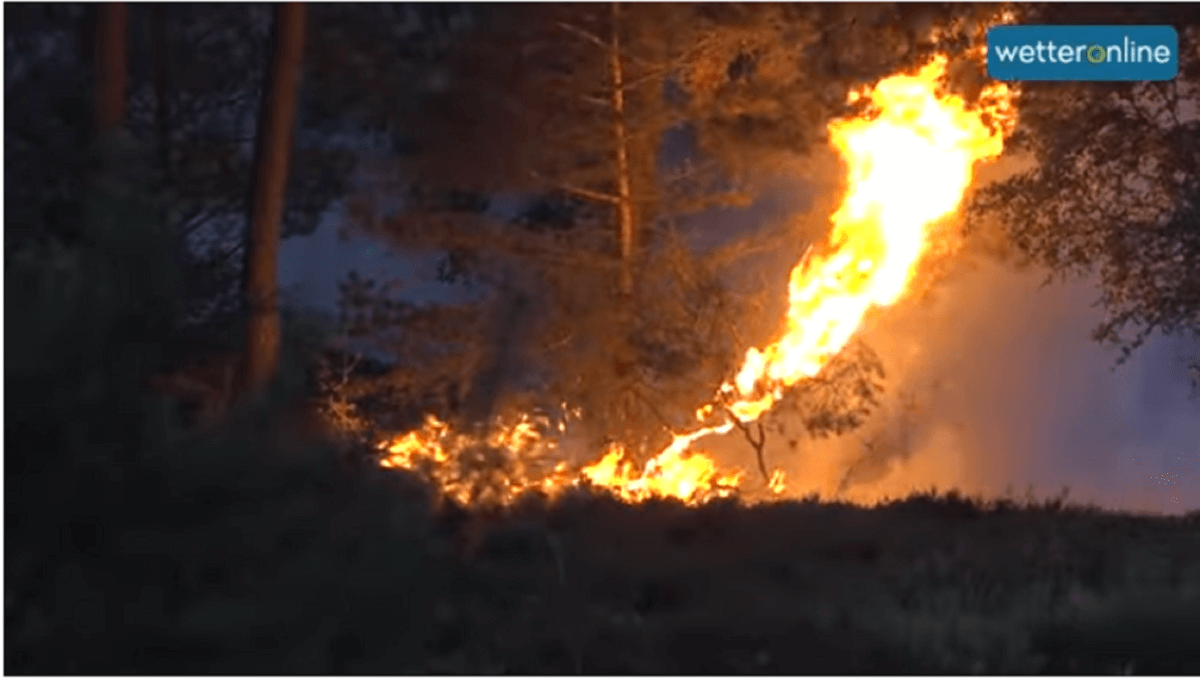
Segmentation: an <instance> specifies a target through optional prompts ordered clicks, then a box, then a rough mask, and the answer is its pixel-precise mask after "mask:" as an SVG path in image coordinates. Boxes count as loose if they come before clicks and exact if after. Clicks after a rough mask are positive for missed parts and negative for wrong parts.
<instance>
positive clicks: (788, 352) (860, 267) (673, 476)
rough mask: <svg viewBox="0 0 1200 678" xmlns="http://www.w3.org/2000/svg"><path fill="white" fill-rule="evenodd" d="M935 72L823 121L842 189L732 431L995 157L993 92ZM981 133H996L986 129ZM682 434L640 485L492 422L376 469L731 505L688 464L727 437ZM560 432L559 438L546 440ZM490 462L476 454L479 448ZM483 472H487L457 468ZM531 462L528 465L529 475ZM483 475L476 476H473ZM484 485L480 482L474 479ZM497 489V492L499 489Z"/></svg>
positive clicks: (728, 399) (874, 294)
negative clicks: (945, 82) (577, 465)
mask: <svg viewBox="0 0 1200 678" xmlns="http://www.w3.org/2000/svg"><path fill="white" fill-rule="evenodd" d="M946 64H947V62H946V59H945V58H944V57H939V58H937V59H935V60H934V61H932V62H931V63H929V64H928V65H926V66H925V67H924V68H922V69H920V70H919V71H918V72H917V73H916V74H913V75H896V76H892V77H889V78H886V79H884V80H882V81H880V82H879V83H877V84H876V85H875V87H873V88H868V89H865V90H863V91H861V92H855V93H853V94H852V95H851V101H852V102H856V101H859V100H865V101H866V102H867V103H869V104H870V109H871V115H869V116H868V117H864V118H856V119H850V120H840V121H835V122H833V123H832V124H830V126H829V132H830V137H831V141H832V143H833V145H834V147H835V148H836V149H837V150H838V152H839V154H840V155H841V157H842V158H843V160H844V161H845V163H846V167H847V174H848V188H847V192H846V195H845V197H844V199H843V201H842V204H841V206H840V208H839V209H838V210H837V211H836V212H835V213H834V214H833V216H832V218H831V220H832V222H833V230H832V233H831V235H830V237H829V241H828V243H827V245H826V247H825V248H824V250H825V251H824V253H823V254H820V255H816V256H809V255H810V254H811V253H812V250H811V249H810V251H809V254H806V255H805V257H804V259H803V260H801V262H800V263H799V264H797V266H796V267H795V268H794V269H793V270H792V274H791V278H790V281H789V284H788V301H789V308H788V311H787V315H786V318H785V327H784V330H783V332H782V333H781V335H780V336H779V337H778V338H777V339H775V340H774V341H773V342H772V343H771V344H770V345H768V346H767V347H765V348H762V349H758V348H751V349H750V350H749V351H748V352H747V353H746V357H745V360H744V362H743V364H742V367H741V369H740V370H739V371H738V373H737V375H736V376H735V377H734V378H733V380H732V381H731V382H727V383H725V384H724V385H723V386H722V387H721V389H720V390H719V392H718V396H717V398H716V400H715V402H718V403H722V404H723V405H724V408H725V410H726V411H727V412H728V413H729V414H730V415H732V417H733V418H736V419H737V420H738V421H740V422H742V423H746V422H751V421H754V420H756V419H758V418H759V417H761V416H762V415H763V414H764V413H765V412H767V411H768V410H769V409H770V408H771V407H772V406H773V405H774V404H775V403H776V401H778V399H779V398H780V397H782V395H783V393H784V391H785V390H786V389H787V388H788V387H790V386H792V385H793V384H795V383H797V382H798V381H800V380H803V379H807V378H811V377H814V376H816V375H817V374H818V373H819V372H820V371H821V369H822V368H823V367H824V366H825V365H826V364H827V363H828V362H829V361H830V359H832V358H833V357H834V356H836V355H837V354H838V352H839V351H841V350H842V349H843V348H844V347H845V345H846V343H847V342H848V341H849V340H850V338H851V337H852V336H853V335H854V333H855V332H856V331H857V330H858V328H859V326H860V325H861V323H862V321H863V318H864V317H865V315H866V313H867V312H868V311H869V310H870V309H871V308H873V307H886V306H890V305H892V304H894V303H895V302H896V301H897V300H898V299H899V298H900V297H901V296H902V295H903V294H904V292H905V289H906V288H907V286H908V284H909V282H910V280H911V279H912V277H913V274H914V272H915V270H916V267H917V264H918V263H919V261H920V259H921V256H922V254H923V252H924V251H925V250H926V248H927V246H928V240H929V236H930V229H931V228H932V227H933V226H934V225H935V224H936V223H937V222H938V221H939V220H941V219H942V218H944V217H946V216H947V215H950V214H952V213H953V212H954V211H955V210H956V209H957V207H958V205H959V203H960V202H961V201H962V198H963V195H964V193H965V192H966V190H967V188H968V186H969V185H970V183H971V179H972V173H973V169H974V165H975V163H976V162H978V161H980V160H985V159H990V158H994V157H996V156H998V155H999V154H1000V152H1001V150H1002V147H1003V141H1004V135H1005V133H1006V131H1007V130H1009V129H1011V124H1012V122H1013V115H1012V109H1011V103H1010V93H1009V91H1008V89H1007V88H1006V87H1005V86H1004V85H1003V84H996V85H993V86H991V87H989V88H987V89H985V90H984V91H983V93H982V95H981V97H980V107H979V108H976V109H975V110H970V109H968V107H967V104H966V102H965V101H964V100H963V99H962V98H960V97H958V96H953V95H946V94H943V93H940V92H939V91H938V81H939V79H940V78H941V77H942V76H943V75H944V74H945V71H946ZM989 118H990V119H991V120H993V121H995V122H996V123H998V125H999V126H1000V127H1002V129H997V127H995V126H989V125H988V124H985V120H988V119H989ZM717 414H718V409H717V407H716V406H715V404H708V405H704V406H703V407H701V408H699V409H698V410H697V411H696V418H697V420H699V421H700V422H704V421H705V420H707V419H709V418H710V417H713V416H714V415H717ZM725 419H726V421H725V422H724V423H721V424H718V425H712V426H705V427H702V428H700V429H698V430H695V431H692V432H690V433H686V434H674V439H673V441H672V442H671V444H670V445H669V446H667V448H666V449H664V450H663V451H662V452H661V453H659V454H658V455H657V456H655V457H653V458H652V459H650V461H649V462H647V463H646V465H645V466H644V467H643V468H642V470H641V471H638V470H637V469H636V465H635V464H634V462H633V461H632V459H631V458H630V455H629V454H628V452H627V451H626V450H625V449H624V448H622V447H620V446H614V447H611V448H610V449H609V450H608V451H607V452H606V453H605V454H604V455H603V456H602V457H601V458H600V459H599V460H598V461H596V462H595V463H593V464H590V465H588V466H585V467H583V468H582V469H579V470H578V471H577V472H574V473H572V472H570V471H569V470H568V469H567V467H566V464H565V463H562V462H559V463H557V464H550V463H549V462H548V461H547V460H548V459H552V458H553V456H554V453H555V452H556V451H557V447H556V443H555V441H554V439H553V437H551V436H546V435H543V431H544V430H546V428H547V426H546V422H545V421H536V420H535V419H534V418H531V417H528V416H523V417H521V418H520V419H518V420H517V421H516V422H512V423H504V422H497V423H496V424H495V426H493V428H492V429H491V432H490V433H489V434H488V435H487V436H486V439H485V440H477V439H474V438H472V437H470V436H465V435H462V434H458V433H455V432H453V431H451V430H450V427H449V426H448V425H446V424H445V423H443V422H441V421H439V420H438V419H436V418H433V417H430V418H428V419H427V420H426V422H425V425H424V427H423V428H421V429H419V430H416V431H410V432H408V433H406V434H404V435H402V436H400V437H398V438H396V439H394V440H392V441H390V442H388V443H386V444H385V445H384V446H383V447H384V448H385V449H386V451H387V457H386V459H385V460H384V461H383V465H384V466H387V467H394V468H408V469H414V470H420V471H422V472H424V473H425V474H426V475H427V476H429V477H430V478H431V479H432V480H433V481H434V482H435V483H436V484H437V485H438V486H439V487H440V488H441V489H442V491H443V492H444V493H446V494H447V495H449V496H451V497H454V498H456V499H458V500H459V501H462V502H468V503H469V502H474V501H480V497H481V496H485V495H486V492H484V489H487V488H490V492H491V495H490V496H491V497H492V498H493V499H494V500H496V501H499V502H501V503H507V502H509V501H511V500H512V499H513V498H515V497H516V496H519V495H520V494H522V493H524V492H528V491H535V490H536V491H540V492H543V493H546V494H548V495H551V496H554V495H556V494H559V493H561V492H562V491H564V490H566V489H568V488H571V487H577V486H580V485H590V486H592V487H598V488H601V489H605V490H608V491H610V492H612V493H614V494H615V495H616V496H618V497H620V498H621V499H623V500H625V501H630V502H638V501H644V500H647V499H651V498H666V497H673V498H676V499H679V500H681V501H684V502H688V503H700V502H703V501H707V500H709V499H712V498H714V497H723V496H730V495H732V494H734V493H736V492H737V491H738V489H739V484H740V482H741V479H742V477H743V473H742V472H740V471H736V472H724V473H723V472H721V471H719V470H718V466H717V464H716V462H714V461H713V460H712V459H711V458H710V457H708V456H706V455H704V454H702V453H699V452H690V451H689V450H690V448H691V446H692V444H693V443H695V442H696V441H697V440H699V439H701V438H704V437H707V436H710V435H721V434H724V433H727V432H729V431H730V430H732V428H733V427H734V426H735V424H734V421H733V419H730V418H729V417H725ZM558 430H559V432H561V431H562V426H561V425H560V426H559V427H558ZM481 447H482V448H484V449H485V450H488V451H490V455H489V454H481V453H480V448H481ZM472 459H474V460H475V461H476V462H481V460H486V459H490V463H475V464H471V463H467V461H469V460H472ZM534 462H540V463H534ZM481 469H482V470H481ZM487 469H491V470H493V471H496V470H498V471H499V479H498V480H497V478H496V474H495V473H493V474H492V476H491V480H490V481H483V480H481V478H483V477H484V476H487V473H486V470H487ZM497 485H499V487H497ZM767 491H768V492H769V493H770V494H771V495H775V496H777V495H781V494H782V493H783V492H785V491H786V483H785V479H784V475H783V472H782V471H779V470H776V471H775V472H774V473H772V474H771V476H770V478H769V479H768V481H767Z"/></svg>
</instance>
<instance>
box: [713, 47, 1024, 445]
mask: <svg viewBox="0 0 1200 678" xmlns="http://www.w3.org/2000/svg"><path fill="white" fill-rule="evenodd" d="M945 69H946V59H945V58H938V59H936V60H934V61H932V62H931V63H929V64H928V65H927V66H925V67H924V68H922V69H921V70H920V71H918V72H917V73H916V74H915V75H896V76H892V77H890V78H887V79H885V80H882V81H880V82H879V83H878V84H877V85H876V86H875V87H874V88H873V89H870V90H867V91H864V92H856V93H854V94H853V95H852V96H851V99H852V101H858V100H859V99H866V100H868V101H869V102H870V104H871V107H872V108H873V110H874V112H875V115H874V116H873V117H870V118H857V119H852V120H839V121H835V122H833V123H832V124H830V126H829V133H830V139H831V141H832V143H833V145H834V147H835V148H836V149H837V150H838V152H839V154H840V155H841V156H842V158H843V160H844V161H845V163H846V167H847V173H848V177H847V179H848V181H847V183H848V188H847V191H846V196H845V198H844V199H843V201H842V204H841V207H840V208H839V209H838V210H837V212H835V213H834V214H833V217H832V218H831V221H832V222H833V231H832V233H831V234H830V237H829V242H828V247H827V250H828V251H827V253H826V254H824V255H821V256H818V257H812V258H810V257H807V256H806V257H805V259H804V260H803V261H801V262H800V264H799V265H797V266H796V268H794V269H793V270H792V275H791V280H790V281H789V283H788V301H789V308H788V311H787V317H786V327H785V330H784V332H783V333H782V336H780V337H779V338H778V339H776V340H775V341H774V342H773V343H772V344H770V345H769V346H767V347H766V348H764V349H758V348H751V349H750V350H749V351H748V352H747V353H746V358H745V361H744V362H743V364H742V368H741V370H740V371H739V372H738V374H737V376H736V377H735V378H734V380H733V382H732V383H727V384H725V385H724V386H723V387H722V389H721V390H722V393H723V395H725V397H726V398H727V399H728V400H730V401H731V402H729V403H728V405H727V407H728V408H729V410H730V412H731V413H732V414H733V415H734V416H735V417H737V418H738V419H739V420H741V421H743V422H748V421H753V420H756V419H758V418H759V417H760V416H762V415H763V413H765V412H766V411H767V410H769V409H770V408H771V406H772V405H774V404H775V402H776V401H777V400H778V399H779V398H780V397H781V396H782V395H783V392H784V390H785V389H787V387H789V386H791V385H793V384H795V383H796V382H798V381H800V380H801V379H806V378H811V377H814V376H816V375H817V373H818V372H820V371H821V368H822V367H824V366H825V364H826V363H828V362H829V360H830V359H831V358H833V357H834V356H835V355H837V354H838V352H839V351H841V350H842V348H843V347H845V345H846V342H848V341H849V340H850V338H851V337H852V336H853V335H854V333H855V331H856V330H857V329H858V327H859V325H860V324H861V323H862V320H863V317H864V316H865V315H866V313H867V311H868V310H870V309H871V308H872V307H886V306H890V305H891V304H893V303H895V302H896V300H897V299H899V298H900V297H901V296H902V295H903V293H904V290H905V288H906V286H907V285H908V283H909V281H910V279H911V278H912V276H913V272H914V270H915V269H916V265H917V263H918V261H919V260H920V258H921V254H922V252H923V251H924V250H925V249H926V246H927V244H928V237H929V229H930V227H931V226H932V225H933V224H935V223H936V222H937V221H938V220H939V219H942V218H943V217H945V216H947V215H949V214H952V213H953V212H954V211H955V210H956V209H957V207H958V205H959V203H960V202H961V200H962V198H963V194H964V193H965V192H966V189H967V187H968V186H969V185H970V183H971V177H972V171H973V168H974V165H975V163H976V162H977V161H980V160H984V159H989V158H994V157H996V156H998V155H999V154H1000V151H1001V150H1002V148H1003V144H1004V135H1003V131H1002V130H999V129H992V128H989V127H988V125H986V124H985V123H984V117H983V115H982V114H981V111H979V110H975V111H972V110H968V108H967V106H966V102H964V101H963V100H962V99H961V98H960V97H957V96H952V95H951V96H947V95H939V93H938V91H937V82H938V79H939V78H940V77H941V76H942V75H943V74H944V73H945ZM983 99H984V100H991V101H994V102H995V104H994V105H993V107H992V109H991V110H988V111H987V112H988V113H989V114H991V115H992V116H993V117H995V118H996V119H998V120H1002V119H1004V117H1005V116H1006V115H1007V113H1008V104H1007V102H1008V97H1007V90H1005V89H1004V87H1003V85H998V86H996V87H995V88H994V89H992V90H991V91H988V92H985V96H984V97H983Z"/></svg>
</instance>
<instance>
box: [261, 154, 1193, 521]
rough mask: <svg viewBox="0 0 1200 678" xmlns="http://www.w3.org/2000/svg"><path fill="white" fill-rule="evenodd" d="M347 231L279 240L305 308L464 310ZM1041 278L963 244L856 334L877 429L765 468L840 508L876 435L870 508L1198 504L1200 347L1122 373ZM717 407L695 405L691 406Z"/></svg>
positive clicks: (718, 449)
mask: <svg viewBox="0 0 1200 678" xmlns="http://www.w3.org/2000/svg"><path fill="white" fill-rule="evenodd" d="M829 190H830V184H828V183H823V182H822V180H821V179H820V177H819V176H811V177H809V178H808V179H807V180H805V179H803V178H793V179H791V180H782V181H778V182H775V183H774V184H773V185H772V188H771V190H770V191H769V192H768V194H767V195H766V196H765V197H764V199H763V200H761V201H760V202H759V203H758V204H757V205H756V206H754V207H752V208H751V209H749V210H745V211H741V212H739V211H728V210H726V211H722V212H714V213H711V214H708V215H705V216H703V217H700V218H699V220H698V221H695V222H694V223H693V224H692V227H693V229H694V230H695V232H696V233H703V234H706V235H705V237H704V238H702V239H701V240H708V242H698V244H699V245H701V246H703V245H705V244H711V242H712V241H713V240H719V239H720V236H719V235H716V236H714V235H713V234H714V233H715V234H720V233H722V232H724V233H727V234H734V233H737V232H740V231H744V230H745V229H747V228H761V227H764V226H769V225H770V224H771V223H773V222H776V221H778V220H781V219H801V218H807V219H808V221H809V222H812V223H823V221H822V219H821V218H820V214H819V213H818V212H819V211H820V210H823V209H827V205H828V201H822V200H821V194H822V192H828V191H829ZM509 208H511V203H510V205H509ZM342 224H344V213H343V212H341V211H340V210H339V209H337V208H335V209H333V210H331V211H330V212H329V213H328V214H327V215H326V218H325V219H324V221H323V222H322V224H321V225H320V227H319V228H318V229H317V230H316V232H314V233H313V234H312V235H310V236H305V237H295V238H290V239H288V240H286V241H285V242H284V244H283V247H282V249H281V252H280V276H281V285H282V287H283V289H284V290H285V293H286V294H287V295H288V298H290V299H291V300H292V301H293V303H301V304H304V305H306V306H309V307H310V308H317V309H320V310H321V311H323V312H327V313H330V314H333V313H334V312H335V308H336V300H337V283H338V281H340V280H343V279H344V278H345V276H346V275H347V274H348V273H349V272H350V271H351V270H356V271H358V272H359V273H360V274H362V275H364V276H379V277H390V278H396V279H400V280H404V281H405V285H404V287H403V290H404V292H403V293H402V296H403V297H405V298H407V299H409V300H413V301H427V302H438V301H446V300H450V299H452V298H453V293H452V292H450V291H448V289H447V288H446V286H444V285H441V284H439V283H437V282H436V281H435V280H434V274H435V270H436V263H437V255H436V254H424V255H420V254H417V255H414V254H409V253H401V252H395V251H391V250H389V248H388V247H387V246H386V245H384V244H383V243H381V242H378V241H375V240H373V239H371V238H370V237H368V236H365V235H361V234H358V235H354V234H346V233H339V231H341V230H342V229H340V228H339V226H341V225H342ZM819 236H820V234H819V233H817V234H814V237H819ZM793 263H794V262H788V261H782V260H781V261H777V262H774V263H772V264H770V265H769V267H770V268H773V269H778V272H779V273H780V275H778V276H775V277H776V278H777V279H778V280H779V282H780V294H781V295H782V294H783V280H784V278H783V277H782V276H783V275H786V271H787V270H788V269H789V268H790V266H791V265H792V264H793ZM754 265H755V266H758V267H761V266H762V265H763V264H762V262H758V263H757V264H754ZM1043 276H1044V274H1043V273H1042V272H1040V271H1037V270H1027V271H1021V270H1018V269H1017V268H1016V267H1015V266H1013V265H1011V264H1004V263H999V262H997V261H996V260H995V259H994V258H992V257H988V256H986V255H983V254H980V253H978V252H973V251H971V250H969V249H968V250H964V251H962V252H960V253H959V254H957V255H956V256H955V257H954V258H953V259H952V263H951V265H950V266H949V267H948V269H947V272H946V274H945V276H944V278H943V279H942V280H941V281H940V282H938V284H937V285H936V286H935V287H933V288H932V290H931V291H930V292H929V293H928V294H926V295H924V296H923V297H922V298H920V299H906V300H904V301H902V302H901V303H899V304H897V305H896V306H894V307H892V308H889V309H886V310H883V311H880V312H876V313H873V314H872V315H871V316H869V317H868V319H867V321H866V322H865V323H864V326H863V328H862V331H861V333H860V337H861V338H862V339H863V340H864V341H866V342H867V343H868V345H870V346H871V347H872V348H873V349H875V350H876V351H877V352H878V353H879V355H880V356H881V358H882V359H883V361H884V365H885V369H886V370H887V382H886V388H887V391H886V395H885V397H884V400H883V403H882V406H881V409H880V410H879V411H878V412H877V413H876V415H875V416H873V417H872V420H871V421H870V422H869V423H868V424H867V425H866V426H864V427H863V428H862V429H860V430H858V431H856V432H855V433H854V434H851V435H847V436H843V437H840V438H835V439H828V440H824V441H811V440H810V441H806V442H804V443H803V444H802V446H801V448H800V449H799V450H798V451H792V450H791V449H790V448H782V449H781V447H782V444H781V441H778V442H777V444H772V442H771V441H769V442H768V446H767V456H768V460H769V461H770V462H771V463H772V465H774V466H776V467H779V468H782V469H783V470H784V471H785V473H786V474H787V476H788V479H789V482H788V484H789V487H790V488H791V489H792V491H794V492H795V493H796V494H798V495H804V494H808V493H812V492H816V493H818V494H821V495H823V496H834V495H835V494H836V493H837V488H838V487H839V485H841V484H842V483H843V481H845V480H846V470H847V468H848V467H849V466H850V465H851V464H852V463H855V462H856V461H859V462H861V461H862V460H863V458H864V451H863V450H864V447H863V444H864V442H866V441H867V440H872V439H873V440H875V441H876V442H877V443H878V442H879V441H882V442H883V443H884V444H882V445H877V446H876V449H882V450H884V452H876V453H875V454H874V456H871V455H867V456H868V458H867V459H866V461H867V462H869V463H866V464H863V463H859V464H858V465H857V468H858V469H859V472H857V473H856V474H855V476H854V477H852V478H851V480H850V482H849V483H848V485H847V486H846V487H845V488H844V490H843V494H841V495H840V496H842V497H845V498H850V499H859V500H863V501H873V500H875V499H879V498H882V497H884V496H902V495H904V494H907V493H909V492H910V491H913V490H924V489H929V488H931V487H937V488H939V489H942V490H946V489H950V488H957V489H959V490H961V491H964V492H965V493H967V494H973V495H978V496H987V497H996V496H1004V495H1006V494H1012V495H1014V496H1015V497H1016V498H1018V499H1019V498H1021V497H1023V496H1025V494H1026V492H1027V491H1029V490H1032V492H1033V494H1034V495H1035V496H1037V497H1043V498H1044V497H1048V496H1052V495H1056V494H1058V493H1059V492H1060V491H1061V489H1062V488H1063V487H1069V488H1070V497H1071V498H1072V499H1073V500H1077V501H1083V502H1088V503H1095V504H1099V505H1102V506H1106V507H1111V508H1124V509H1129V510H1138V511H1156V512H1157V511H1163V512H1180V511H1188V510H1195V509H1200V460H1197V454H1198V453H1200V395H1193V394H1192V392H1191V385H1190V381H1189V375H1188V373H1187V370H1186V368H1185V363H1184V360H1185V359H1186V358H1187V357H1188V356H1194V355H1200V344H1198V343H1197V342H1194V341H1188V340H1184V339H1180V338H1171V337H1155V338H1154V339H1153V340H1151V341H1150V342H1148V343H1147V344H1146V345H1145V346H1144V347H1142V348H1141V349H1139V350H1138V351H1136V352H1135V353H1134V355H1133V357H1132V359H1131V360H1129V361H1128V362H1127V363H1126V364H1124V365H1121V366H1119V367H1118V366H1116V364H1115V360H1116V353H1115V351H1114V350H1113V349H1110V348H1107V347H1104V346H1101V345H1099V344H1097V343H1095V342H1093V341H1092V340H1091V338H1090V330H1091V329H1092V328H1093V327H1094V326H1095V325H1096V324H1097V323H1098V322H1099V320H1100V318H1101V312H1100V310H1099V309H1097V308H1095V307H1094V301H1095V299H1096V297H1097V294H1098V292H1097V290H1096V288H1095V285H1094V283H1093V282H1091V281H1087V280H1081V281H1074V282H1071V283H1065V284H1063V283H1055V284H1050V285H1043V284H1042V283H1043ZM781 308H782V305H781ZM768 322H771V321H770V320H769V319H768ZM707 395H708V394H697V399H698V400H697V402H698V403H699V402H700V401H702V400H704V399H705V397H706V396H707ZM901 403H909V404H910V407H909V409H908V410H905V409H904V408H903V407H902V406H901ZM914 408H915V409H914ZM906 411H907V412H908V414H907V415H906V414H903V412H906ZM702 446H703V447H704V449H706V451H710V452H711V453H713V454H715V455H716V456H717V457H718V458H719V459H720V460H721V461H723V462H725V463H727V464H737V465H743V466H746V467H747V468H753V456H752V452H751V450H750V448H749V447H748V446H746V444H745V442H744V441H742V440H741V439H740V438H738V437H737V436H736V435H733V436H727V437H726V438H725V439H721V440H714V439H708V440H706V441H704V443H703V444H702Z"/></svg>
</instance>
